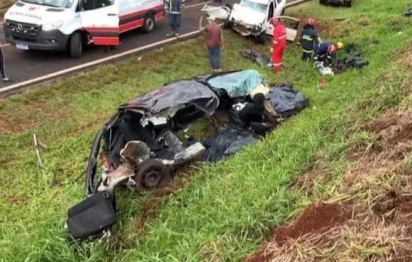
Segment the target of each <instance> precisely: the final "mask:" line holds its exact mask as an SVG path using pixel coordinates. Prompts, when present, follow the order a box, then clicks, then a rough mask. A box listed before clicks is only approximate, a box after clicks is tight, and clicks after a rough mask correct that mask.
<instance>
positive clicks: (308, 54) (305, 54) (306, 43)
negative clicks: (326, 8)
mask: <svg viewBox="0 0 412 262" xmlns="http://www.w3.org/2000/svg"><path fill="white" fill-rule="evenodd" d="M298 45H301V47H302V60H303V61H305V62H309V61H310V60H311V59H312V57H313V52H314V50H315V48H316V47H317V46H318V45H319V37H318V33H317V32H316V31H315V20H314V19H313V18H309V19H308V21H307V23H306V24H305V25H304V26H303V31H302V34H301V36H300V39H299V41H298Z"/></svg>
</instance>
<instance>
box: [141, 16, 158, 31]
mask: <svg viewBox="0 0 412 262" xmlns="http://www.w3.org/2000/svg"><path fill="white" fill-rule="evenodd" d="M155 25H156V21H155V18H154V16H153V15H152V14H147V15H146V17H145V19H144V25H143V27H142V30H143V32H145V33H150V32H152V31H153V28H154V27H155Z"/></svg>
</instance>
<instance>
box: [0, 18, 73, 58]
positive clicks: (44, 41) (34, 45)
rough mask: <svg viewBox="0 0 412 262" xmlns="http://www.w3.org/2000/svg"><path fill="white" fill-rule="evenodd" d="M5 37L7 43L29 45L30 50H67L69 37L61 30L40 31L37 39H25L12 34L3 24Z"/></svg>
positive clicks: (22, 36)
mask: <svg viewBox="0 0 412 262" xmlns="http://www.w3.org/2000/svg"><path fill="white" fill-rule="evenodd" d="M3 29H4V35H5V39H6V41H7V43H9V44H10V45H13V46H16V44H24V45H27V47H28V49H29V50H57V51H63V50H66V47H67V42H68V40H69V37H70V36H69V35H65V34H63V33H62V32H61V31H60V30H50V31H40V32H39V34H38V35H37V36H36V37H25V36H24V35H20V34H16V33H15V32H10V31H9V30H8V29H7V26H6V23H4V24H3Z"/></svg>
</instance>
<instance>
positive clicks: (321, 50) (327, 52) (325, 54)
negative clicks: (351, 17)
mask: <svg viewBox="0 0 412 262" xmlns="http://www.w3.org/2000/svg"><path fill="white" fill-rule="evenodd" d="M314 59H315V61H317V62H324V63H328V64H332V66H334V65H335V64H336V46H335V45H334V44H332V43H330V42H323V43H320V44H319V46H318V48H316V50H315V56H314Z"/></svg>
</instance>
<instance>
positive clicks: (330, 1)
mask: <svg viewBox="0 0 412 262" xmlns="http://www.w3.org/2000/svg"><path fill="white" fill-rule="evenodd" d="M354 1H355V0H319V4H321V5H334V6H346V7H352V5H353V2H354Z"/></svg>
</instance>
